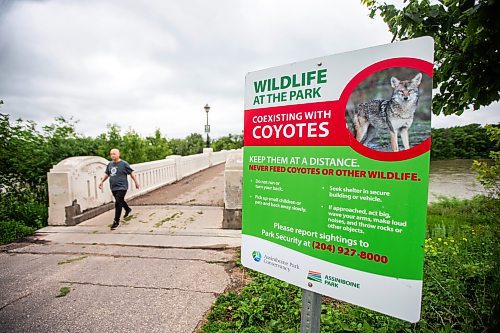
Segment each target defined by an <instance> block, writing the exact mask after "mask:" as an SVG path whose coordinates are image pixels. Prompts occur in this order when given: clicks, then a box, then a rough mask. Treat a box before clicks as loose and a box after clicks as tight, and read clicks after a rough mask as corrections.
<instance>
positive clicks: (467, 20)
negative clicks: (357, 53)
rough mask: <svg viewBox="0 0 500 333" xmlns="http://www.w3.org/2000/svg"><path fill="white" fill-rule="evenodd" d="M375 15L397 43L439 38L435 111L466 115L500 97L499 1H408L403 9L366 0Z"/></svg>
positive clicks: (436, 55) (436, 57) (437, 41)
mask: <svg viewBox="0 0 500 333" xmlns="http://www.w3.org/2000/svg"><path fill="white" fill-rule="evenodd" d="M361 2H362V3H363V4H365V5H366V6H367V7H368V8H369V10H370V17H372V18H373V17H374V15H375V14H377V13H378V14H379V15H380V16H381V17H382V19H383V20H384V22H386V23H387V25H388V27H389V30H390V31H391V32H392V34H393V36H394V37H393V41H394V40H405V39H409V38H416V37H421V36H432V37H433V38H434V40H435V73H434V87H435V88H437V87H439V93H437V94H436V95H434V97H433V108H432V109H433V112H434V113H435V114H441V113H444V114H446V115H449V114H458V115H460V114H462V112H463V111H464V110H466V109H469V108H473V109H475V110H477V109H479V108H480V107H481V106H486V105H489V104H491V103H492V102H494V101H498V100H499V99H500V76H499V74H500V65H499V62H498V59H499V55H500V50H499V48H500V43H499V42H498V41H499V40H500V20H498V18H497V16H496V13H498V12H500V5H499V3H500V2H499V1H490V0H478V1H469V0H447V1H441V2H439V3H434V2H433V4H432V5H431V2H430V1H429V0H415V1H406V2H405V3H404V6H403V8H401V9H397V8H396V7H395V6H393V5H386V4H385V3H384V4H380V3H379V2H377V1H368V0H362V1H361Z"/></svg>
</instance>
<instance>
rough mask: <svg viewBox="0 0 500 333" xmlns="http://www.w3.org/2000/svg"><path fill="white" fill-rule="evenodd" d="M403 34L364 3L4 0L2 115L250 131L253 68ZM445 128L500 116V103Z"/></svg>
mask: <svg viewBox="0 0 500 333" xmlns="http://www.w3.org/2000/svg"><path fill="white" fill-rule="evenodd" d="M391 38H392V35H391V34H390V33H389V32H388V29H387V26H386V25H385V24H384V23H383V21H382V20H381V19H380V18H376V19H370V18H369V17H368V10H367V8H366V7H365V6H363V5H362V4H361V2H360V1H358V0H336V1H331V0H309V1H299V0H274V1H265V0H255V1H243V0H216V1H203V0H196V1H195V0H185V1H173V0H149V1H139V0H106V1H103V0H86V1H81V0H29V1H28V0H17V1H14V0H0V99H1V100H3V101H4V104H3V105H1V106H0V113H3V114H9V115H10V117H11V119H12V120H13V119H17V118H22V119H23V120H33V121H35V122H36V123H38V124H39V125H46V124H50V123H53V122H54V118H55V117H58V116H63V117H65V118H66V119H70V118H71V117H72V118H73V119H74V120H78V123H77V125H76V129H77V131H78V132H79V133H81V134H83V135H85V136H96V135H98V134H100V133H103V132H105V131H106V130H107V125H108V124H117V125H118V126H120V127H121V129H122V131H123V132H125V131H127V130H128V129H129V128H131V129H133V130H135V131H136V132H138V133H139V134H141V135H143V136H148V135H152V134H153V133H154V131H155V129H160V131H161V133H162V134H163V135H165V136H166V137H168V138H184V137H186V136H187V135H189V134H191V133H200V134H203V133H204V125H205V123H206V113H205V110H204V108H203V107H204V106H205V105H206V104H209V106H210V112H209V123H210V125H211V133H210V136H211V137H213V138H217V137H221V136H225V135H227V134H229V133H232V134H241V131H242V130H243V112H244V111H243V102H244V84H245V75H246V74H247V73H248V72H251V71H255V70H260V69H265V68H269V67H274V66H280V65H284V64H288V63H292V62H297V61H301V60H307V59H310V58H316V57H322V56H326V55H331V54H335V53H340V52H346V51H351V50H356V49H361V48H365V47H371V46H375V45H381V44H386V43H389V42H390V41H391ZM432 122H433V123H432V124H433V127H437V128H439V127H450V126H457V125H464V124H468V123H481V124H486V123H499V122H500V104H499V103H495V104H493V105H491V106H489V107H486V108H484V109H482V110H479V111H474V112H472V111H466V112H465V113H464V114H463V115H462V116H460V117H457V116H449V117H443V116H440V117H434V118H433V120H432Z"/></svg>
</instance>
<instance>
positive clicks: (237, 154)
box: [222, 150, 243, 229]
mask: <svg viewBox="0 0 500 333" xmlns="http://www.w3.org/2000/svg"><path fill="white" fill-rule="evenodd" d="M242 188H243V150H237V151H234V152H231V153H229V154H228V156H227V159H226V168H225V171H224V212H223V219H222V228H223V229H241V214H242V211H241V207H242V196H241V192H242Z"/></svg>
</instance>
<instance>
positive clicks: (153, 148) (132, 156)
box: [0, 114, 242, 244]
mask: <svg viewBox="0 0 500 333" xmlns="http://www.w3.org/2000/svg"><path fill="white" fill-rule="evenodd" d="M76 124H77V121H74V120H73V119H69V120H67V119H64V118H63V117H57V118H55V121H54V123H53V124H51V125H47V126H43V127H41V129H39V128H40V127H39V126H37V124H36V123H35V122H33V121H23V120H22V119H18V120H15V121H12V120H11V119H10V117H9V115H5V114H0V244H5V243H8V242H11V241H13V240H15V239H18V238H21V237H24V236H27V235H30V234H32V233H33V232H34V231H35V230H37V229H39V228H41V227H43V226H45V225H46V224H47V217H48V208H47V206H48V194H47V193H48V192H47V172H48V171H49V170H50V169H51V168H52V167H53V166H54V165H55V164H57V163H59V162H60V161H62V160H63V159H65V158H68V157H72V156H89V155H93V156H101V157H104V158H106V159H109V150H110V149H111V148H115V147H117V148H119V149H120V151H121V155H122V158H123V159H124V160H126V161H128V162H129V163H131V164H134V163H141V162H147V161H153V160H159V159H164V158H165V157H166V156H168V155H170V154H178V155H190V154H197V153H201V152H202V151H203V147H204V146H205V142H204V140H203V137H202V136H201V134H191V135H189V136H187V137H186V138H185V139H171V140H167V139H166V138H165V137H164V136H162V134H161V132H160V130H156V131H155V133H154V135H153V136H151V137H149V136H148V137H146V138H143V137H141V136H140V135H139V134H138V133H137V132H135V131H134V130H132V129H129V130H128V131H126V132H125V133H124V134H123V133H122V131H121V129H120V127H118V126H117V125H108V130H107V132H106V133H103V134H100V135H98V136H97V137H95V138H91V137H85V136H83V135H81V134H79V133H77V131H76V128H75V127H76ZM241 144H242V140H241V136H239V135H229V136H227V137H222V138H220V139H217V140H213V141H212V146H213V148H214V150H215V151H217V150H220V149H236V148H240V147H241Z"/></svg>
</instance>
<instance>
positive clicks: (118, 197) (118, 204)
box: [113, 190, 128, 222]
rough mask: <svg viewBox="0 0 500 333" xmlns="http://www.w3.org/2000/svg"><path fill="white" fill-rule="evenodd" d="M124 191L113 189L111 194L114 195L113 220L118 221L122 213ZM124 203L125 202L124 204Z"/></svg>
mask: <svg viewBox="0 0 500 333" xmlns="http://www.w3.org/2000/svg"><path fill="white" fill-rule="evenodd" d="M125 193H127V191H121V190H120V191H113V196H114V197H115V221H116V222H119V221H120V216H121V214H122V208H123V206H124V205H123V204H124V203H125ZM125 205H126V204H125ZM127 207H128V206H127Z"/></svg>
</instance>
